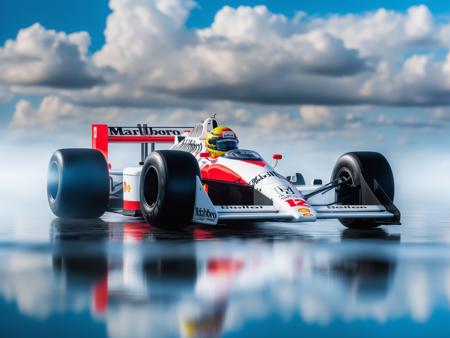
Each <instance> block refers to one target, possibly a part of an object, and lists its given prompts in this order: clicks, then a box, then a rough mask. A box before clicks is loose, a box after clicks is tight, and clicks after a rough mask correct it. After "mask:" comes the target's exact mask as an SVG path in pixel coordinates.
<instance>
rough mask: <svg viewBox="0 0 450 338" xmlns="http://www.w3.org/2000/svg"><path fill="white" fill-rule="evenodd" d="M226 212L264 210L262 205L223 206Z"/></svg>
mask: <svg viewBox="0 0 450 338" xmlns="http://www.w3.org/2000/svg"><path fill="white" fill-rule="evenodd" d="M220 207H221V208H222V209H224V210H258V209H263V206H262V205H221V206H220Z"/></svg>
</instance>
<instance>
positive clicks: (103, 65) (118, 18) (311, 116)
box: [0, 0, 450, 185]
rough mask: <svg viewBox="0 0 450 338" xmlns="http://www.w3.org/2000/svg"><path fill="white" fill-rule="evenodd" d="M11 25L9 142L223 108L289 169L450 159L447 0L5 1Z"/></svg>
mask: <svg viewBox="0 0 450 338" xmlns="http://www.w3.org/2000/svg"><path fill="white" fill-rule="evenodd" d="M0 25H1V29H0V132H1V136H0V146H3V148H4V149H13V148H14V147H15V148H14V149H16V148H17V149H21V148H20V147H22V148H23V149H25V147H27V148H29V147H30V146H32V148H33V149H39V146H42V148H41V149H44V147H45V149H48V148H60V147H63V146H89V141H90V136H89V132H90V128H89V126H90V124H91V123H93V122H103V123H108V124H110V125H130V124H134V123H139V122H147V123H149V124H150V125H168V124H171V125H180V124H181V125H186V124H188V125H193V124H195V123H197V122H199V121H200V120H202V119H204V118H205V117H208V116H210V115H211V114H213V113H217V116H218V118H219V120H220V121H222V123H223V124H227V125H229V126H230V127H232V128H234V129H236V131H237V132H238V136H240V144H241V145H245V146H246V147H248V148H253V149H256V150H259V151H260V152H262V153H263V154H270V153H271V152H283V153H285V154H288V162H287V164H286V167H287V168H288V169H289V170H291V169H294V168H295V167H296V166H299V164H298V163H302V162H305V161H314V160H315V161H316V163H318V164H317V165H316V166H315V168H317V167H318V166H320V165H321V164H322V163H323V161H324V160H323V159H324V158H325V159H328V158H331V159H332V161H334V160H335V158H336V157H337V156H338V155H339V154H341V153H343V152H346V151H352V150H375V151H380V152H383V153H384V154H386V155H387V156H388V158H390V159H392V162H393V163H394V165H397V166H399V167H400V166H402V167H405V166H406V167H408V165H407V164H405V163H407V161H406V160H404V159H406V158H407V159H408V160H410V161H413V160H417V155H416V154H419V153H420V154H425V156H426V157H428V160H429V159H431V158H432V159H433V163H434V165H435V166H440V169H439V170H440V172H446V170H447V169H449V168H450V165H449V163H450V150H449V144H450V137H449V131H450V107H449V105H450V53H449V51H450V2H447V1H407V0H402V1H381V0H380V1H370V2H367V1H324V0H319V1H263V0H260V1H253V0H252V1H238V0H233V1H222V0H221V1H206V0H202V1H200V0H199V1H196V2H194V1H192V0H185V1H181V0H96V1H91V0H77V1H57V0H41V1H38V2H37V1H33V0H14V1H13V0H2V1H1V2H0ZM36 151H37V152H38V153H39V150H36ZM298 157H300V159H297V158H298ZM332 161H330V162H332ZM405 161H406V162H405ZM437 161H440V163H437ZM327 165H328V162H327ZM421 165H422V166H423V164H421ZM327 169H328V170H329V169H330V168H327ZM449 185H450V184H449Z"/></svg>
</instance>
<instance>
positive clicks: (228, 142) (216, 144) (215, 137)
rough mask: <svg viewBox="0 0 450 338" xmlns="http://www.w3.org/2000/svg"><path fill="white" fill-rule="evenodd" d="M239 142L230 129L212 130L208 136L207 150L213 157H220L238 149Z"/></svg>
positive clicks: (223, 127)
mask: <svg viewBox="0 0 450 338" xmlns="http://www.w3.org/2000/svg"><path fill="white" fill-rule="evenodd" d="M238 144H239V140H238V138H237V136H236V134H235V133H234V131H233V130H231V129H230V128H228V127H225V126H219V127H216V128H214V129H213V130H211V131H210V132H209V133H208V135H207V136H206V149H207V150H208V152H209V153H210V154H211V156H212V157H219V156H222V155H223V154H225V153H226V152H227V151H229V150H233V149H237V148H238Z"/></svg>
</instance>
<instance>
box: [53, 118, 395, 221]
mask: <svg viewBox="0 0 450 338" xmlns="http://www.w3.org/2000/svg"><path fill="white" fill-rule="evenodd" d="M217 127H218V125H217V121H216V120H215V119H214V118H208V119H206V120H205V121H204V122H203V123H200V124H198V125H197V126H195V128H192V127H191V128H186V127H181V128H179V127H178V128H171V127H158V128H156V127H148V126H147V125H138V126H137V127H109V126H107V125H104V124H95V125H92V148H93V149H61V150H57V151H56V152H55V153H54V154H53V156H52V158H51V160H50V164H49V175H48V184H47V193H48V201H49V205H50V208H51V210H52V211H53V213H54V214H55V215H56V216H58V217H62V218H97V217H100V216H101V215H102V214H103V213H104V212H106V211H110V212H117V213H120V214H124V215H129V216H136V217H143V218H144V219H145V221H146V222H148V223H149V224H151V225H154V226H157V227H160V228H165V229H181V228H183V227H185V226H187V225H189V224H192V223H200V224H209V225H216V224H221V223H228V222H231V221H283V222H299V223H300V222H314V221H316V220H318V219H338V220H339V221H340V222H341V223H342V224H343V225H345V226H347V227H349V228H372V227H376V226H378V225H382V224H400V223H399V222H400V212H399V210H398V209H397V208H396V207H395V205H394V203H393V199H394V179H393V175H392V171H391V168H390V166H389V163H388V162H387V160H386V159H385V157H384V156H383V155H381V154H379V153H375V152H352V153H347V154H344V155H342V156H341V157H340V158H339V159H338V161H337V163H336V165H335V167H334V169H333V171H332V174H331V180H330V181H329V182H328V183H326V184H322V182H321V181H320V180H315V181H314V182H313V184H311V185H306V184H305V182H304V179H303V176H302V175H301V174H298V173H297V174H296V175H295V176H294V177H292V176H290V177H284V176H282V175H281V174H279V173H278V172H276V171H275V170H274V168H272V167H271V166H270V165H269V164H268V163H267V162H266V161H264V160H263V159H262V158H261V156H260V155H259V154H258V153H256V152H254V151H251V150H245V149H238V148H237V147H235V148H234V149H232V150H229V151H226V152H224V153H223V155H222V156H217V157H216V156H212V154H211V152H210V151H208V148H207V147H206V141H207V136H208V135H209V134H210V133H211V132H212V131H213V130H215V129H216V128H217ZM212 141H213V140H211V142H212ZM130 142H131V143H140V144H141V162H140V163H139V165H138V166H130V167H126V168H124V169H123V170H120V171H116V170H112V169H111V164H110V163H109V161H108V147H109V143H130ZM156 143H170V144H172V145H171V146H170V149H169V150H158V151H155V144H156ZM228 143H229V142H228ZM149 144H150V145H151V151H150V153H149V149H148V145H149ZM273 158H274V159H275V160H279V159H281V155H274V156H273Z"/></svg>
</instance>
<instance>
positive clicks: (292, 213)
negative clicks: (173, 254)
mask: <svg viewBox="0 0 450 338" xmlns="http://www.w3.org/2000/svg"><path fill="white" fill-rule="evenodd" d="M213 128H214V120H213V119H212V118H209V119H206V120H205V121H204V122H203V123H202V124H198V125H197V126H196V127H195V128H194V130H193V131H192V132H190V133H185V134H183V135H181V136H179V137H177V138H176V141H175V144H174V145H173V146H172V147H171V149H173V150H182V151H187V152H190V153H191V154H193V155H194V156H195V157H196V159H197V161H198V163H199V167H200V169H201V170H202V180H217V181H221V179H220V177H212V178H211V177H204V176H205V175H204V173H205V172H207V170H208V169H211V168H226V170H228V171H229V172H230V173H233V174H235V175H236V177H238V179H239V183H240V184H244V185H249V186H251V187H252V188H253V189H254V190H255V191H258V192H259V193H261V194H262V195H263V196H265V197H266V198H267V199H268V200H270V201H271V205H214V204H213V203H212V201H211V199H210V197H209V196H208V193H207V192H206V191H205V188H204V185H203V183H202V181H201V179H200V178H199V177H197V178H196V196H195V208H194V212H193V219H192V221H193V222H194V223H201V224H209V225H215V224H217V223H219V222H224V221H240V220H242V221H245V220H248V221H271V220H281V221H289V222H314V221H316V220H317V219H332V218H339V219H346V218H348V219H359V218H362V219H383V218H386V219H389V218H392V217H393V216H394V214H393V213H391V212H389V211H387V210H386V208H385V207H384V206H383V205H355V206H351V205H337V204H336V199H335V190H334V189H331V190H328V191H327V192H324V193H318V194H316V195H314V196H311V197H310V198H309V199H306V198H305V196H306V195H307V194H309V193H311V192H313V191H315V190H316V189H318V188H320V187H322V186H320V185H294V184H293V183H291V182H289V181H288V180H287V179H286V178H285V177H283V176H281V175H280V174H278V173H277V172H276V171H275V170H274V169H273V168H272V167H271V166H270V165H269V164H267V163H266V162H265V161H264V160H262V159H260V160H257V161H252V160H241V159H233V158H227V156H222V157H217V158H213V157H203V156H201V154H202V153H204V152H206V147H205V140H206V136H207V134H208V132H209V131H210V130H212V129H213ZM244 151H245V150H244ZM141 170H142V167H129V168H125V169H124V171H123V178H124V201H129V202H132V203H138V202H139V191H138V189H139V180H140V174H141ZM206 176H207V175H206ZM225 181H227V182H228V183H230V184H233V182H231V181H229V180H225Z"/></svg>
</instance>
